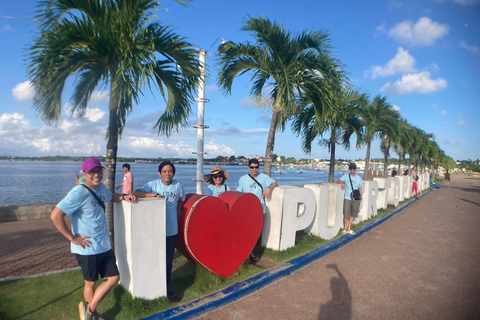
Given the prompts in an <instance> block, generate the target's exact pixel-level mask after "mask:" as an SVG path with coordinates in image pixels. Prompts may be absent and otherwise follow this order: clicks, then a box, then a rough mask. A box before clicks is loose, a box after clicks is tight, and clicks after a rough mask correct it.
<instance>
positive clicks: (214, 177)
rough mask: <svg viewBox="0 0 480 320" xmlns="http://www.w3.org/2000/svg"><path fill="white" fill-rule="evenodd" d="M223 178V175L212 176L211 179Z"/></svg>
mask: <svg viewBox="0 0 480 320" xmlns="http://www.w3.org/2000/svg"><path fill="white" fill-rule="evenodd" d="M218 178H223V176H213V179H218Z"/></svg>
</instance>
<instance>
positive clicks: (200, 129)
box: [193, 37, 228, 194]
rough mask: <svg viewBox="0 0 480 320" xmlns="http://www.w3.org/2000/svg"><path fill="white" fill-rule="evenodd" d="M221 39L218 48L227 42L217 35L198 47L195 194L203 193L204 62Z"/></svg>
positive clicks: (206, 127)
mask: <svg viewBox="0 0 480 320" xmlns="http://www.w3.org/2000/svg"><path fill="white" fill-rule="evenodd" d="M220 39H222V43H221V44H220V46H219V48H220V47H221V46H222V45H224V44H226V43H228V41H225V39H223V38H221V37H219V38H217V39H216V40H215V41H214V42H213V43H212V44H211V45H210V47H208V49H207V50H204V49H200V51H199V53H198V54H199V62H200V72H201V74H200V83H199V85H198V98H196V99H195V102H197V103H198V122H197V124H196V125H194V126H193V127H194V128H196V129H197V152H194V154H195V153H196V154H197V178H196V179H193V180H195V181H196V183H197V194H203V158H204V155H205V154H207V153H206V152H204V133H205V129H208V126H206V125H205V123H204V120H205V103H208V102H210V100H208V99H205V75H206V71H205V63H206V54H207V52H208V50H210V48H212V47H213V45H214V44H215V43H217V41H218V40H220Z"/></svg>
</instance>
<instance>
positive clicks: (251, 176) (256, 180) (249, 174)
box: [248, 173, 263, 197]
mask: <svg viewBox="0 0 480 320" xmlns="http://www.w3.org/2000/svg"><path fill="white" fill-rule="evenodd" d="M248 176H249V177H250V178H252V179H253V181H255V182H256V183H257V184H258V185H259V186H260V188H262V197H263V187H262V185H261V184H260V182H258V181H257V179H255V178H254V177H253V176H252V175H251V174H250V173H249V174H248Z"/></svg>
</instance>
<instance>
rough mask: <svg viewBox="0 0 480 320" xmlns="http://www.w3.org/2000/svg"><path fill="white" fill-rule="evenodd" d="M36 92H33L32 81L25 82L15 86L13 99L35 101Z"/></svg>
mask: <svg viewBox="0 0 480 320" xmlns="http://www.w3.org/2000/svg"><path fill="white" fill-rule="evenodd" d="M34 93H35V91H34V90H33V87H32V84H31V82H30V81H28V80H27V81H24V82H21V83H19V84H17V85H16V86H15V88H13V89H12V94H13V97H14V98H15V99H17V100H31V99H33V95H34Z"/></svg>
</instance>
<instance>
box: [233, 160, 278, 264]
mask: <svg viewBox="0 0 480 320" xmlns="http://www.w3.org/2000/svg"><path fill="white" fill-rule="evenodd" d="M259 169H260V164H259V162H258V159H250V160H249V161H248V170H249V172H250V173H248V174H246V175H243V176H241V177H240V179H239V180H238V187H237V191H240V192H245V193H253V194H254V195H256V196H257V198H258V199H259V200H260V203H261V204H262V208H263V214H265V199H268V197H269V196H270V192H271V191H272V190H273V189H274V188H276V187H278V183H277V182H275V180H273V179H272V178H270V177H269V176H268V175H266V174H265V173H258V172H259ZM248 259H249V260H248V262H250V263H252V264H253V263H256V262H258V261H259V260H260V258H259V257H257V256H255V255H254V254H253V252H251V253H250V256H249V258H248Z"/></svg>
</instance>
